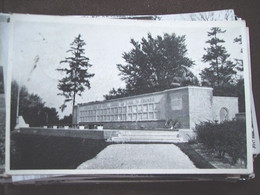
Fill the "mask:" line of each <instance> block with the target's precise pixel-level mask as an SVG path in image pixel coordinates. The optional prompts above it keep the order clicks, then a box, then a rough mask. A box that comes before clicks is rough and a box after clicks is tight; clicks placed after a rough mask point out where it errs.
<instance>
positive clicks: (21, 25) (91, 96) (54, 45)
mask: <svg viewBox="0 0 260 195" xmlns="http://www.w3.org/2000/svg"><path fill="white" fill-rule="evenodd" d="M27 18H28V17H27ZM36 18H37V17H36ZM57 21H58V22H57ZM57 21H55V20H54V19H53V18H50V19H48V20H47V19H44V20H42V22H39V20H37V19H33V20H29V21H28V20H25V19H19V20H17V21H15V22H14V23H13V25H14V26H13V34H12V39H13V42H12V47H11V50H12V52H11V57H10V58H11V60H10V61H9V62H11V63H12V78H13V79H15V80H17V81H18V82H19V83H21V84H23V85H25V86H26V87H27V89H28V91H29V92H30V93H35V94H37V95H39V96H40V97H41V98H42V99H43V101H44V102H46V106H49V107H55V108H56V109H57V111H58V112H59V115H60V117H62V116H64V115H68V114H70V113H71V104H68V108H67V109H66V110H65V111H64V112H63V113H62V112H61V111H60V109H59V106H60V105H61V104H62V103H63V101H64V98H63V97H62V96H58V95H57V94H58V93H59V91H58V89H57V84H58V80H59V79H61V78H62V77H63V76H65V75H63V74H62V73H60V72H58V71H57V70H56V69H57V68H61V67H64V65H65V64H60V61H61V60H64V59H65V57H68V56H69V55H70V54H69V53H67V52H66V51H67V50H68V49H69V48H70V43H71V42H72V41H73V40H74V38H75V37H76V36H78V34H81V35H82V38H83V40H84V41H85V42H86V46H85V49H86V50H85V54H86V56H87V57H88V58H89V59H90V60H89V62H90V64H92V65H93V66H92V67H91V68H90V69H89V72H90V73H95V76H94V77H93V78H91V79H90V84H91V89H90V90H86V91H85V92H84V93H83V94H82V96H81V97H79V96H77V98H76V103H85V102H89V101H96V100H103V99H104V98H103V95H105V94H108V92H109V91H110V90H111V89H112V88H119V87H124V86H125V83H124V82H123V81H121V78H120V76H119V75H118V74H119V71H118V69H117V66H116V64H125V62H124V60H123V58H122V53H123V52H128V51H130V50H131V48H132V45H131V44H130V39H131V38H133V39H134V40H136V41H139V40H141V38H142V37H147V33H151V35H152V36H153V37H155V36H157V35H161V36H162V35H163V34H164V33H176V34H177V35H180V36H181V35H185V36H186V45H187V50H188V53H187V57H189V58H190V59H192V60H193V61H194V63H195V65H194V66H193V67H192V71H193V73H194V74H195V75H197V76H199V72H200V71H201V70H202V69H204V68H205V67H207V66H208V65H207V64H205V63H203V62H202V61H201V58H202V56H203V55H204V54H205V53H206V52H205V51H204V48H205V47H207V46H208V44H206V43H205V42H206V41H207V40H208V37H207V32H208V31H209V30H210V26H205V25H195V27H192V25H190V23H189V22H186V23H183V24H182V25H180V24H179V25H172V23H167V22H162V23H163V24H161V23H160V22H158V21H144V22H142V21H138V22H136V21H127V20H113V22H110V21H109V20H104V19H102V20H100V19H96V18H94V19H81V20H80V21H81V22H78V21H76V20H70V21H66V20H65V21H64V20H57ZM82 21H83V22H82ZM222 29H223V30H226V33H225V34H223V35H221V36H220V38H223V39H224V40H225V41H226V43H225V44H224V46H225V47H226V49H227V51H228V53H230V54H231V59H234V58H242V57H241V53H240V49H241V48H240V46H239V45H238V44H234V43H233V40H234V38H235V37H238V35H239V34H241V29H240V28H239V27H236V26H232V25H231V26H225V27H222ZM37 58H38V61H37V63H36V68H35V69H34V70H33V71H32V69H33V67H34V65H35V60H36V59H37Z"/></svg>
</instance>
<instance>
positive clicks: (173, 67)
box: [105, 33, 198, 99]
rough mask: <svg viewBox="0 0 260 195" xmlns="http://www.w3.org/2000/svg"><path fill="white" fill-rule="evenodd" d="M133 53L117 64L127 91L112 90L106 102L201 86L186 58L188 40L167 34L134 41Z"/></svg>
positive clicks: (126, 53) (124, 56)
mask: <svg viewBox="0 0 260 195" xmlns="http://www.w3.org/2000/svg"><path fill="white" fill-rule="evenodd" d="M130 43H131V44H132V45H133V49H131V51H129V52H124V53H123V56H122V57H123V59H124V60H125V64H117V68H118V69H119V71H120V74H119V75H120V76H121V79H122V80H123V81H125V83H126V88H125V89H118V90H115V89H112V90H111V91H110V93H109V94H108V95H106V96H105V98H106V99H111V98H117V97H124V96H129V95H137V94H142V93H149V92H154V91H161V90H164V89H170V88H173V87H176V86H185V85H198V79H197V78H196V76H194V74H193V73H192V72H191V71H190V69H189V68H190V67H191V66H192V65H193V61H192V60H191V59H189V58H188V57H187V49H186V44H185V36H177V35H176V34H174V33H173V34H167V33H165V34H164V35H163V36H157V37H155V38H154V37H152V35H151V34H148V36H147V38H142V40H141V41H140V42H138V41H135V40H134V39H131V41H130Z"/></svg>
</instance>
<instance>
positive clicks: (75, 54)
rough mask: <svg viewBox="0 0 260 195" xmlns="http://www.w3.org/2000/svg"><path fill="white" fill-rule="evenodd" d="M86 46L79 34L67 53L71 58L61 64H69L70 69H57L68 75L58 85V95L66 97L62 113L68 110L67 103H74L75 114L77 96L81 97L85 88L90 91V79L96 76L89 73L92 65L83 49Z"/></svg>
mask: <svg viewBox="0 0 260 195" xmlns="http://www.w3.org/2000/svg"><path fill="white" fill-rule="evenodd" d="M85 45H86V43H85V42H84V40H83V39H81V35H80V34H79V35H78V36H77V37H76V38H75V39H74V41H73V42H72V43H71V44H70V49H69V50H68V51H67V52H68V53H70V54H71V56H70V57H66V58H65V60H63V61H61V62H60V63H66V64H68V67H67V68H61V69H57V70H58V71H61V72H65V74H66V76H65V77H64V78H62V79H61V80H59V83H58V89H59V90H60V91H61V93H59V94H58V95H62V96H64V97H65V101H64V104H63V105H62V106H61V107H60V108H61V110H62V111H63V110H64V109H65V108H66V103H67V102H70V101H72V113H73V108H74V105H75V99H76V95H79V96H81V93H82V92H83V91H84V90H85V87H87V88H88V89H90V82H89V79H90V78H91V77H93V76H94V74H90V73H89V72H88V69H89V68H90V67H91V66H92V65H91V64H90V63H89V58H87V57H86V56H85V49H84V48H83V47H84V46H85Z"/></svg>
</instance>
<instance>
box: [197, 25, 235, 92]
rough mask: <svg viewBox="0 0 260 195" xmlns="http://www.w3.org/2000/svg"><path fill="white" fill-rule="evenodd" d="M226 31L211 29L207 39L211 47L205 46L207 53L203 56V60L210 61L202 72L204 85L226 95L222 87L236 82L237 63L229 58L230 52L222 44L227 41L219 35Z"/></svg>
mask: <svg viewBox="0 0 260 195" xmlns="http://www.w3.org/2000/svg"><path fill="white" fill-rule="evenodd" d="M225 32H226V31H223V30H221V29H220V28H211V29H210V32H208V37H209V40H208V41H206V43H208V44H209V47H208V48H205V51H206V54H205V55H203V57H202V61H203V62H206V63H209V67H207V68H205V69H204V70H202V72H201V73H200V76H201V79H202V85H204V86H211V87H213V89H214V90H215V94H216V95H225V94H223V93H225V92H223V91H222V89H224V88H225V87H226V88H228V86H230V85H233V84H234V83H235V75H236V69H235V67H236V64H234V63H233V62H232V61H231V60H230V59H229V57H230V54H228V53H227V50H226V48H225V47H224V46H223V45H222V44H223V43H225V41H224V40H223V39H220V38H219V37H218V35H219V34H223V33H225Z"/></svg>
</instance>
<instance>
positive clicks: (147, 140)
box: [107, 137, 183, 143]
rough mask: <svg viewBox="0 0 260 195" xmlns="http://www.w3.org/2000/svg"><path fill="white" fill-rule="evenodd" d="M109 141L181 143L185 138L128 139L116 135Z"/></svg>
mask: <svg viewBox="0 0 260 195" xmlns="http://www.w3.org/2000/svg"><path fill="white" fill-rule="evenodd" d="M107 141H108V142H114V143H124V142H132V143H134V142H149V143H180V142H183V139H181V138H176V139H142V138H138V139H133V138H127V139H121V138H118V137H114V138H112V139H111V140H107Z"/></svg>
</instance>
